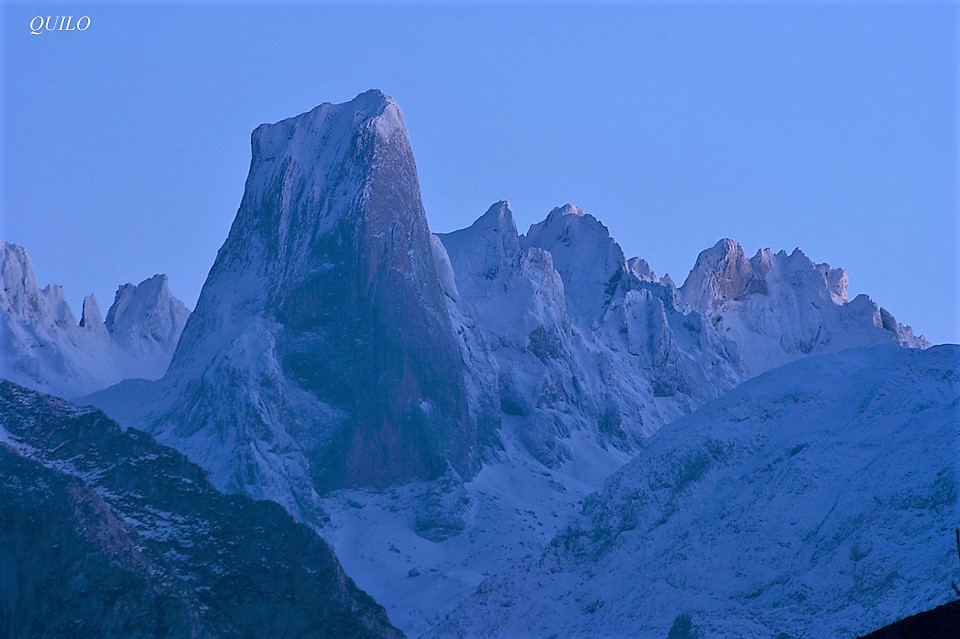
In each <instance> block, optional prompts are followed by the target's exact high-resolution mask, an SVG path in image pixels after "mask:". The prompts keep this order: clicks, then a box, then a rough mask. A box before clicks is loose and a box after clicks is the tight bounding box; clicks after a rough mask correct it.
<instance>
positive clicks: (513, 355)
mask: <svg viewBox="0 0 960 639" xmlns="http://www.w3.org/2000/svg"><path fill="white" fill-rule="evenodd" d="M439 237H440V239H441V241H442V243H443V245H444V248H445V249H446V253H447V259H449V262H450V264H451V267H452V271H453V276H452V281H453V285H452V286H453V287H455V288H454V289H453V291H452V292H451V291H450V290H449V289H450V286H448V291H447V293H448V296H450V297H453V298H455V299H456V300H457V301H459V302H460V303H461V305H463V306H466V307H467V308H468V311H467V313H468V314H469V315H470V316H472V317H473V318H475V319H474V322H475V326H476V327H477V328H478V329H479V331H480V334H481V335H482V336H483V338H484V341H485V343H486V344H487V345H488V348H489V352H490V354H491V355H492V356H493V358H494V360H495V361H496V364H497V370H498V380H497V384H498V390H499V395H500V408H501V411H502V413H503V419H504V420H507V422H509V424H508V426H509V427H510V428H511V429H512V430H513V431H514V432H515V433H516V436H517V437H518V438H519V439H520V440H521V441H522V442H523V443H524V445H525V447H526V448H527V449H528V450H529V451H530V453H531V454H532V455H533V456H534V457H535V458H536V459H537V460H539V461H540V462H541V463H543V464H544V465H546V466H550V467H554V466H556V465H557V464H558V463H559V462H561V461H562V460H565V459H569V458H571V456H572V455H574V454H575V453H574V452H573V451H571V449H570V447H569V446H568V444H567V443H566V440H567V439H568V438H569V437H570V436H571V433H573V432H575V431H578V430H583V431H586V432H588V433H595V434H596V435H597V437H598V439H599V441H601V442H604V443H609V444H611V445H613V446H616V447H618V448H621V449H623V450H630V449H631V448H632V446H634V445H635V444H636V443H638V442H639V441H640V440H641V439H642V438H644V437H646V436H648V435H650V434H651V433H653V432H655V431H656V430H657V429H658V428H659V427H660V426H662V425H663V424H664V423H666V422H668V421H670V420H672V419H674V418H676V417H678V416H679V415H682V414H685V413H687V412H689V411H690V410H692V409H693V408H694V407H696V406H698V405H700V404H702V403H703V402H705V401H707V400H709V399H713V398H714V397H717V396H719V395H720V394H722V393H723V392H725V391H726V390H728V389H729V388H731V387H733V386H734V385H736V384H737V383H738V382H739V381H740V380H741V379H742V377H743V371H742V366H741V364H740V361H739V358H738V357H737V355H736V353H735V352H734V351H732V349H728V348H726V347H725V346H724V344H723V343H722V342H721V340H720V339H719V337H718V336H717V335H716V333H715V332H714V331H713V329H712V328H711V327H710V325H709V324H708V323H707V322H705V321H704V320H703V317H702V316H700V315H699V314H697V313H690V312H683V311H682V310H681V309H680V307H679V304H678V301H677V297H676V291H675V290H674V289H673V288H672V287H670V286H666V285H663V284H661V283H659V282H658V281H656V280H655V276H653V277H649V276H647V277H643V276H640V275H638V274H637V272H636V271H635V270H634V269H633V268H631V266H630V265H629V264H628V262H627V260H626V258H625V257H624V254H623V251H622V250H621V249H620V246H619V245H618V244H617V243H616V242H615V241H614V240H613V238H611V237H610V234H609V232H608V231H607V228H606V227H605V226H604V225H603V224H601V223H600V222H599V221H598V220H597V219H596V218H594V217H593V216H591V215H587V214H585V213H584V212H583V211H581V210H580V209H578V208H577V207H574V206H572V205H566V206H564V207H562V208H558V209H555V210H554V211H552V212H551V213H550V214H549V215H548V216H547V218H546V219H545V220H544V221H542V222H540V223H538V224H535V225H533V226H532V227H531V228H530V230H529V232H528V233H527V234H526V235H525V236H521V235H519V234H518V232H517V227H516V223H515V222H514V219H513V214H512V212H511V210H510V207H509V205H508V204H507V203H506V202H498V203H497V204H494V205H493V206H492V207H491V208H490V209H489V210H488V211H487V212H486V213H485V214H484V215H483V216H482V217H480V219H478V220H477V221H476V222H475V223H474V224H473V225H472V226H470V227H469V228H467V229H463V230H461V231H456V232H454V233H449V234H444V235H440V236H439ZM649 275H652V272H651V273H650V274H649Z"/></svg>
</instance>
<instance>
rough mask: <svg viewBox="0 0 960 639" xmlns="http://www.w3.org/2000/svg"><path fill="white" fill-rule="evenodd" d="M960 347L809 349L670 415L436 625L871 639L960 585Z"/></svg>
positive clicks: (550, 632) (481, 631)
mask: <svg viewBox="0 0 960 639" xmlns="http://www.w3.org/2000/svg"><path fill="white" fill-rule="evenodd" d="M958 415H960V347H957V346H952V345H951V346H937V347H933V348H931V349H929V350H911V349H902V348H896V347H893V346H878V347H873V348H865V349H853V350H848V351H844V352H842V353H836V354H829V355H822V356H816V357H810V358H807V359H804V360H801V361H797V362H794V363H792V364H789V365H785V366H783V367H781V368H778V369H776V370H773V371H770V372H768V373H766V374H763V375H761V376H759V377H756V378H754V379H751V380H748V381H747V382H744V383H743V384H742V385H740V386H739V387H737V388H736V389H734V390H733V391H731V392H729V393H727V394H726V395H724V396H723V397H721V398H719V399H717V400H715V401H713V402H711V403H709V404H707V405H705V406H703V407H702V408H700V409H699V410H697V411H695V412H694V413H692V414H690V415H688V416H686V417H683V418H681V419H679V420H677V421H675V422H673V423H672V424H670V425H668V426H666V427H665V428H663V429H661V430H660V431H659V432H658V433H657V434H656V435H654V436H653V437H651V438H650V439H649V440H648V441H647V443H646V444H645V445H644V448H643V450H642V451H641V452H640V453H639V454H638V455H637V456H636V457H635V458H634V459H633V460H632V461H631V462H630V463H629V464H627V465H626V466H624V467H623V468H622V469H621V470H620V471H618V472H617V473H616V474H615V475H614V476H613V477H612V478H611V479H610V480H609V481H608V482H607V484H606V485H605V487H604V489H603V490H602V491H601V492H599V493H598V494H596V495H594V496H591V497H590V498H589V499H588V500H587V501H586V503H585V504H584V507H583V510H582V513H581V515H580V516H579V518H577V519H576V521H574V522H573V524H572V525H570V526H569V527H568V528H567V529H565V530H564V531H563V532H561V533H560V534H559V535H557V536H556V537H555V538H554V540H553V541H552V542H551V543H550V545H549V546H548V548H547V549H546V551H545V552H544V553H543V554H542V555H540V556H539V557H536V558H534V559H532V560H530V561H528V562H525V563H524V564H522V565H521V566H518V567H516V568H513V569H509V570H507V571H505V572H504V573H502V574H501V575H498V576H495V577H492V578H491V579H489V580H488V581H486V582H484V583H483V584H482V585H481V586H480V587H479V588H478V589H477V591H476V592H475V594H474V595H473V596H472V597H471V598H470V599H469V601H467V602H466V603H464V604H463V605H461V606H460V607H458V608H457V609H456V610H454V611H453V612H452V613H450V614H449V616H448V618H447V620H446V621H445V622H444V623H443V624H441V625H439V626H438V627H437V628H436V629H435V631H434V632H433V633H431V635H430V636H436V637H491V636H501V637H506V636H518V637H526V636H540V637H548V636H564V637H624V636H631V637H668V636H669V637H704V638H712V637H724V638H734V637H744V638H747V637H749V638H755V637H856V636H859V635H861V634H864V633H866V632H868V631H870V630H872V629H874V628H877V627H879V626H882V625H884V624H886V623H890V622H892V621H894V620H896V619H899V618H901V617H904V616H906V615H909V614H913V613H915V612H918V611H920V610H925V609H927V608H930V607H932V606H934V605H936V604H938V603H942V602H944V601H947V600H951V599H952V598H953V594H952V590H951V589H950V581H951V579H952V578H954V576H955V574H956V549H955V547H954V538H953V531H954V527H955V526H956V524H957V517H958V501H957V485H958V483H957V482H958V478H960V466H958V459H960V456H958V450H960V448H958V446H960V419H958Z"/></svg>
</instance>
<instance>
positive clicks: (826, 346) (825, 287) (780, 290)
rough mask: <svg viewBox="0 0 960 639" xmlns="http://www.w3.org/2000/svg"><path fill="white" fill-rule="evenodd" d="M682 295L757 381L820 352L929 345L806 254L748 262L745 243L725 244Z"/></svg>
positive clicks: (762, 256) (705, 259) (706, 258)
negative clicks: (849, 291) (735, 348)
mask: <svg viewBox="0 0 960 639" xmlns="http://www.w3.org/2000/svg"><path fill="white" fill-rule="evenodd" d="M680 294H681V297H682V298H683V301H684V302H685V303H686V304H687V305H688V306H689V307H690V308H692V309H694V310H696V311H698V312H700V313H702V314H704V315H705V316H707V317H708V318H710V321H711V322H712V323H713V325H714V326H715V327H716V328H717V331H718V332H719V333H720V335H722V336H723V337H724V338H727V339H730V340H732V341H734V342H735V343H736V344H737V346H738V349H739V351H740V353H741V354H742V355H743V359H744V361H745V363H746V364H747V368H748V369H749V372H750V373H751V374H752V375H756V374H758V373H762V372H763V371H766V370H769V369H770V368H774V367H776V366H779V365H781V364H784V363H786V362H789V361H793V360H795V359H798V358H800V357H804V356H806V355H810V354H813V353H828V352H836V351H839V350H843V349H845V348H853V347H857V346H870V345H874V344H897V345H899V346H904V347H907V348H927V347H929V346H930V344H929V343H928V342H927V341H926V340H925V339H924V338H923V337H922V336H915V335H914V334H913V331H912V329H911V328H910V327H909V326H904V325H902V324H899V323H898V322H897V321H896V319H894V317H893V316H892V315H891V314H890V313H889V312H888V311H887V310H886V309H883V308H881V307H879V306H877V304H875V303H874V302H873V301H872V300H870V298H869V297H867V296H866V295H858V296H857V297H856V298H854V299H853V300H852V301H848V300H847V274H846V272H844V270H843V269H835V268H831V267H830V266H829V265H828V264H814V263H813V262H812V261H811V260H810V259H809V258H808V257H807V256H806V255H804V254H803V252H802V251H800V249H796V250H795V251H793V253H790V254H789V255H788V254H787V253H786V252H784V251H780V252H779V253H773V251H771V250H770V249H763V250H761V251H758V252H757V254H756V255H755V256H753V257H752V258H750V259H747V257H746V255H745V254H744V251H743V247H742V246H740V245H739V244H738V243H736V242H734V241H733V240H720V241H719V242H717V244H716V245H715V246H713V247H712V248H709V249H707V250H705V251H703V252H702V253H700V256H699V257H698V258H697V263H696V264H695V265H694V267H693V269H692V270H691V271H690V275H689V276H688V277H687V280H686V282H684V284H683V286H682V287H681V288H680Z"/></svg>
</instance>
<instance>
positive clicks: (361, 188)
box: [95, 91, 498, 521]
mask: <svg viewBox="0 0 960 639" xmlns="http://www.w3.org/2000/svg"><path fill="white" fill-rule="evenodd" d="M252 155H253V157H252V160H251V164H250V172H249V176H248V178H247V183H246V188H245V191H244V195H243V200H242V202H241V204H240V209H239V211H238V213H237V217H236V219H235V221H234V223H233V226H232V228H231V230H230V234H229V236H228V238H227V240H226V242H225V243H224V245H223V247H222V248H221V249H220V252H219V253H218V255H217V259H216V262H215V263H214V266H213V268H212V269H211V271H210V274H209V276H208V278H207V281H206V282H205V284H204V287H203V290H202V292H201V295H200V299H199V301H198V302H197V307H196V310H195V311H194V313H193V314H192V315H191V317H190V320H189V321H188V323H187V326H186V328H185V329H184V332H183V336H182V338H181V340H180V343H179V346H178V347H177V351H176V353H175V355H174V358H173V361H172V363H171V365H170V369H169V371H168V373H167V374H166V376H165V377H164V379H163V380H162V381H161V382H160V383H159V384H158V385H155V386H149V385H146V386H145V385H142V384H140V385H137V384H132V385H129V386H130V389H129V393H130V394H129V395H128V389H121V390H120V391H119V394H120V400H121V403H125V404H126V407H127V408H129V409H130V410H132V411H133V412H134V413H135V415H134V416H133V417H129V416H125V413H124V412H123V410H122V409H121V410H120V411H119V413H117V414H118V416H120V418H121V419H122V420H124V421H125V422H127V421H128V420H129V423H132V424H140V425H143V426H144V427H146V428H148V429H149V430H150V431H151V432H153V433H155V434H156V435H157V437H158V438H159V439H160V440H161V441H162V442H164V443H167V444H170V445H174V446H176V447H177V448H179V449H181V450H183V451H186V452H187V453H188V454H189V455H190V457H191V458H192V459H194V460H195V461H197V462H198V463H200V464H201V465H202V466H204V467H205V468H207V469H208V470H209V471H210V472H211V476H212V478H213V480H214V482H215V484H216V485H217V486H219V487H221V488H223V489H226V490H230V491H239V492H246V493H249V494H251V495H254V496H257V497H266V498H271V499H275V500H277V501H279V502H280V503H282V504H283V505H284V506H286V507H287V508H289V509H290V510H291V512H294V513H295V514H296V515H297V516H298V517H302V518H303V519H305V520H308V521H316V519H317V518H318V517H319V515H320V510H319V508H318V507H317V506H316V499H317V495H318V494H320V493H323V492H325V491H328V490H330V489H333V488H338V487H342V486H376V487H383V486H387V485H390V484H393V483H396V482H403V481H410V480H417V479H434V478H436V477H439V476H441V475H443V474H444V473H445V472H447V470H448V469H451V470H452V472H455V473H457V474H459V475H461V476H465V477H469V476H471V475H472V474H475V473H476V471H477V470H478V469H479V467H480V461H481V459H482V456H483V454H484V450H490V449H492V448H493V447H494V446H495V445H496V436H495V432H496V427H497V426H498V421H497V419H498V412H497V407H496V397H495V395H494V394H493V391H494V388H493V387H492V385H491V386H489V387H482V386H478V385H477V384H475V383H474V381H473V380H474V379H475V378H476V377H477V376H480V375H483V374H484V373H483V368H482V367H483V363H484V361H483V359H482V358H481V359H480V360H477V361H473V362H472V363H471V365H470V366H469V367H468V365H467V363H468V362H470V361H471V360H470V359H469V358H468V356H467V355H465V354H464V353H463V349H464V348H466V345H465V343H464V337H463V335H458V334H457V333H456V332H455V331H454V327H453V324H452V322H451V318H450V316H449V314H448V311H447V306H446V301H445V296H444V294H443V292H442V288H441V283H440V278H439V277H438V274H437V271H436V268H435V265H434V247H433V241H432V239H431V235H430V231H429V229H428V228H427V222H426V217H425V215H424V211H423V206H422V204H421V201H420V193H419V186H418V181H417V174H416V166H415V164H414V159H413V154H412V152H411V150H410V144H409V140H408V138H407V133H406V129H405V127H404V123H403V116H402V113H401V112H400V109H399V107H398V106H397V105H396V103H395V102H394V101H393V100H392V99H390V98H388V97H387V96H385V95H384V94H383V93H381V92H379V91H369V92H366V93H364V94H362V95H360V96H358V97H357V98H356V99H354V100H353V101H351V102H348V103H345V104H340V105H333V104H323V105H321V106H319V107H317V108H315V109H313V110H312V111H310V112H308V113H304V114H302V115H300V116H297V117H294V118H290V119H288V120H283V121H281V122H278V123H276V124H270V125H267V124H265V125H262V126H260V127H259V128H257V129H256V130H255V131H254V133H253V136H252ZM487 365H488V366H489V365H490V364H489V363H488V364H487ZM487 377H488V378H491V379H492V372H488V374H487ZM135 389H141V390H142V392H145V393H148V394H149V398H142V397H141V396H140V395H137V397H141V398H140V399H136V400H133V404H134V405H131V402H130V401H127V399H126V398H128V397H133V396H134V395H136V392H137V391H136V390H135ZM95 401H98V402H99V403H101V405H104V406H108V407H114V406H115V402H112V401H111V400H109V399H102V398H101V399H100V400H95ZM111 410H112V408H111ZM144 412H146V413H147V414H144Z"/></svg>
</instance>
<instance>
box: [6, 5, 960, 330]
mask: <svg viewBox="0 0 960 639" xmlns="http://www.w3.org/2000/svg"><path fill="white" fill-rule="evenodd" d="M38 7H40V8H38ZM64 7H68V8H64ZM80 7H81V5H79V4H76V3H74V4H70V5H54V4H38V3H31V4H29V5H25V4H19V5H18V4H10V3H5V4H4V6H3V9H2V11H3V23H2V25H0V29H2V31H0V32H2V38H0V40H2V44H0V46H2V55H3V60H2V64H3V102H2V107H3V112H2V136H3V137H2V151H3V152H2V167H0V177H2V184H0V198H2V200H0V204H2V228H0V236H2V238H3V239H7V240H10V241H15V242H19V243H22V244H24V245H25V246H26V247H27V250H28V251H29V252H30V254H31V255H32V257H33V259H34V262H35V266H36V269H37V274H38V278H39V280H40V281H41V283H48V282H57V283H61V284H63V285H64V286H65V287H66V291H67V295H68V299H69V300H70V301H71V302H72V303H73V304H74V307H75V311H77V312H78V311H79V301H80V299H81V298H82V296H83V295H85V294H87V293H90V292H94V293H96V295H97V297H98V299H99V301H100V303H101V307H102V309H103V310H104V312H105V311H106V308H107V306H109V303H110V302H111V301H112V298H113V292H114V290H115V288H116V286H117V284H119V283H121V282H126V281H134V282H138V281H140V280H142V279H144V278H146V277H148V276H150V275H152V274H154V273H157V272H165V273H168V274H169V275H170V278H171V284H172V287H173V289H174V292H175V293H177V294H178V295H179V296H180V297H182V298H183V299H184V301H185V302H187V304H188V305H190V306H192V305H193V303H194V302H195V300H196V297H197V295H198V294H199V290H200V287H201V286H202V283H203V280H204V278H205V276H206V273H207V271H208V269H209V267H210V266H211V264H212V263H213V260H214V257H215V255H216V251H217V249H218V248H219V246H220V244H221V243H222V242H223V240H224V239H225V238H226V234H227V231H228V229H229V226H230V223H231V221H232V219H233V216H234V214H235V212H236V209H237V206H238V204H239V202H240V196H241V193H242V189H243V182H244V178H245V175H246V170H247V167H248V163H249V153H250V149H249V136H250V132H251V131H252V130H253V129H254V128H255V127H256V126H257V125H258V124H260V123H261V122H271V121H276V120H279V119H281V118H284V117H288V116H291V115H295V114H298V113H301V112H303V111H306V110H309V109H310V108H312V107H313V106H315V105H317V104H319V103H321V102H326V101H332V102H342V101H345V100H348V99H350V98H352V97H354V96H355V95H356V94H357V93H360V92H361V91H363V90H366V89H368V88H371V87H378V88H382V89H384V90H385V91H386V92H387V93H390V94H391V95H393V96H394V97H395V98H396V99H397V101H398V102H399V103H400V105H401V107H402V108H403V109H404V113H405V115H406V119H407V124H408V127H409V131H410V137H411V140H412V143H413V147H414V153H415V155H416V158H417V164H418V167H419V171H420V178H421V188H422V191H423V196H424V203H425V206H426V209H427V215H428V218H429V220H430V224H431V228H432V229H433V230H434V231H450V230H453V229H456V228H460V227H463V226H467V225H469V224H470V223H471V222H472V221H473V220H474V219H475V218H476V217H478V216H479V215H481V214H482V213H483V212H484V211H485V210H486V208H487V207H488V206H489V205H490V204H491V203H493V202H494V201H496V200H499V199H507V200H509V201H510V202H511V204H512V205H513V209H514V212H515V214H516V216H517V218H518V223H519V224H520V226H521V230H523V229H525V228H526V226H527V225H529V224H530V223H532V222H535V221H538V220H540V219H542V218H543V217H544V216H545V215H546V214H547V213H548V212H549V210H550V209H551V208H553V207H554V206H558V205H561V204H563V203H566V202H572V203H574V204H577V205H579V206H580V207H582V208H583V209H584V210H586V211H587V212H589V213H592V214H594V215H596V216H597V217H598V218H600V219H601V220H602V221H603V222H604V223H606V224H607V226H608V227H609V228H610V230H611V232H612V233H613V235H614V237H615V238H616V239H617V240H618V241H619V242H620V244H621V245H622V246H623V247H624V250H625V252H626V253H627V254H628V255H631V256H632V255H640V256H642V257H645V258H646V259H647V260H648V261H650V263H651V264H652V265H653V267H654V269H655V270H656V271H657V272H658V273H661V274H662V273H663V272H669V273H670V274H671V275H672V276H673V278H674V279H675V280H676V281H677V282H678V283H680V282H682V280H683V278H684V277H685V276H686V274H687V272H688V271H689V269H690V267H691V266H692V265H693V262H694V260H695V258H696V256H697V253H698V252H699V251H700V250H702V249H704V248H707V247H708V246H711V245H712V244H714V243H715V242H716V241H717V240H718V239H719V238H721V237H732V238H734V239H737V240H739V241H740V242H741V243H743V244H744V246H745V248H746V249H747V251H748V253H751V254H752V253H753V252H755V251H756V250H757V249H758V248H761V247H772V248H774V249H787V250H792V249H793V248H794V247H797V246H799V247H802V248H803V250H804V252H805V253H807V255H808V256H810V257H811V258H812V259H814V260H815V261H825V262H829V263H830V264H832V265H834V266H842V267H844V268H846V269H847V270H848V272H849V274H850V283H851V292H852V293H854V294H855V293H858V292H866V293H868V294H870V295H871V296H872V297H873V298H874V299H875V300H876V301H878V302H879V303H880V304H881V305H883V306H886V307H887V308H889V309H890V310H891V311H892V312H893V313H894V315H896V316H897V318H898V319H900V320H901V321H903V322H906V323H909V324H912V325H913V326H914V327H915V328H917V329H918V330H920V331H921V332H924V333H925V334H927V336H928V337H929V338H930V339H931V340H933V341H935V342H943V341H952V342H958V341H960V319H958V300H960V280H958V274H960V251H958V247H960V228H958V198H960V188H958V175H960V170H958V169H960V166H958V145H960V132H958V115H957V114H958V91H957V84H958V77H960V70H958V31H960V17H958V8H957V5H956V4H953V3H940V4H936V3H908V4H893V3H879V4H867V3H844V4H830V3H823V2H811V3H782V4H751V3H729V4H708V3H682V4H665V3H663V4H661V3H646V4H630V5H627V4H607V5H602V6H587V5H577V4H536V5H525V6H524V5H511V4H497V5H493V6H487V7H484V6H480V5H459V6H455V7H443V6H439V5H431V4H416V5H406V4H399V3H395V4H384V5H375V4H366V5H363V6H359V7H357V6H354V7H351V6H347V5H332V4H327V5H309V6H308V5H303V4H290V5H276V4H270V5H266V4H263V5H258V4H256V3H246V4H242V5H239V6H231V5H228V4H226V3H206V4H189V3H182V4H174V5H170V6H161V5H153V4H149V5H137V6H129V5H126V6H125V5H120V4H117V3H113V4H84V5H82V13H81V8H80ZM38 13H40V14H43V15H46V14H52V15H57V14H61V13H62V14H74V15H77V16H79V15H82V14H86V15H89V16H90V18H91V26H90V28H89V29H87V30H86V31H85V32H83V33H77V32H71V33H65V32H63V33H62V32H55V33H44V34H42V35H40V36H31V35H30V34H29V26H28V25H29V21H30V18H32V17H33V16H34V15H37V14H38Z"/></svg>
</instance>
